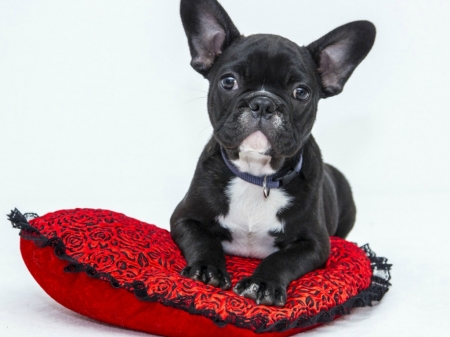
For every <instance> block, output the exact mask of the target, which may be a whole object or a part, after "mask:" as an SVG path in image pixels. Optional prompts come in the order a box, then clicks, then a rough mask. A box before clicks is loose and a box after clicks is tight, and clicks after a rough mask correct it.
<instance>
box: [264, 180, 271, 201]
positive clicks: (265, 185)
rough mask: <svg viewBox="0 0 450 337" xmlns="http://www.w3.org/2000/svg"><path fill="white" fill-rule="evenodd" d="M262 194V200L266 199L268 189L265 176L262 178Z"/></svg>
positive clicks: (268, 192)
mask: <svg viewBox="0 0 450 337" xmlns="http://www.w3.org/2000/svg"><path fill="white" fill-rule="evenodd" d="M263 193H264V198H266V199H267V197H268V196H269V194H270V188H268V187H267V176H264V180H263Z"/></svg>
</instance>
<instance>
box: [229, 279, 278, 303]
mask: <svg viewBox="0 0 450 337" xmlns="http://www.w3.org/2000/svg"><path fill="white" fill-rule="evenodd" d="M233 291H234V292H235V293H236V294H238V295H240V296H243V297H246V298H250V299H252V300H254V301H255V302H256V304H258V305H259V304H264V305H276V306H284V305H285V304H286V289H285V288H284V287H283V286H281V285H279V284H277V283H276V282H273V281H265V280H262V279H258V278H253V277H246V278H243V279H242V280H241V281H239V282H238V283H237V284H236V286H235V287H234V288H233Z"/></svg>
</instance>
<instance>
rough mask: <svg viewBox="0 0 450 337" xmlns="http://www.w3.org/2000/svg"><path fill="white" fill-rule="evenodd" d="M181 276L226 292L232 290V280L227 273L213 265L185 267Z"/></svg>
mask: <svg viewBox="0 0 450 337" xmlns="http://www.w3.org/2000/svg"><path fill="white" fill-rule="evenodd" d="M180 275H181V276H185V277H189V278H191V279H193V280H196V281H200V282H203V283H204V284H208V285H210V286H213V287H219V288H221V289H224V290H227V289H230V288H231V279H230V275H229V274H228V273H227V271H226V270H221V269H220V268H216V267H214V266H211V265H202V264H193V265H192V266H187V267H185V268H184V269H183V270H182V271H181V273H180Z"/></svg>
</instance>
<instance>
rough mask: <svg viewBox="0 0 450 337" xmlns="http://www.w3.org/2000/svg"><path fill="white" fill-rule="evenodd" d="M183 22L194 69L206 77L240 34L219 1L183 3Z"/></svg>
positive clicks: (189, 0) (181, 8) (181, 9)
mask: <svg viewBox="0 0 450 337" xmlns="http://www.w3.org/2000/svg"><path fill="white" fill-rule="evenodd" d="M180 14H181V21H182V22H183V27H184V30H185V32H186V36H187V38H188V42H189V49H190V51H191V57H192V60H191V66H192V67H193V68H194V69H195V70H197V71H198V72H199V73H200V74H202V75H203V76H206V75H207V74H208V72H209V70H210V69H211V67H212V65H213V64H214V62H215V60H216V58H217V57H218V56H219V55H220V54H222V52H223V51H224V50H225V49H226V48H227V47H228V46H229V45H231V43H233V41H235V40H236V39H238V38H240V33H239V31H238V30H237V28H236V27H235V25H234V24H233V22H232V21H231V19H230V17H229V16H228V14H227V12H225V10H224V9H223V8H222V6H221V5H220V4H219V3H218V2H217V1H216V0H181V4H180Z"/></svg>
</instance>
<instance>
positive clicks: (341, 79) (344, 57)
mask: <svg viewBox="0 0 450 337" xmlns="http://www.w3.org/2000/svg"><path fill="white" fill-rule="evenodd" d="M375 34H376V30H375V26H374V25H373V24H372V23H371V22H369V21H355V22H350V23H348V24H346V25H343V26H340V27H338V28H336V29H335V30H332V31H331V32H329V33H328V34H327V35H325V36H323V37H321V38H320V39H319V40H317V41H315V42H313V43H311V44H310V45H309V46H308V47H307V48H308V49H309V51H310V52H311V55H312V57H313V59H314V61H315V62H316V65H317V70H318V72H319V75H320V77H321V79H322V88H323V98H326V97H330V96H334V95H337V94H339V93H340V92H341V91H342V89H343V88H344V85H345V83H346V82H347V80H348V78H349V77H350V75H351V74H352V73H353V70H355V68H356V67H357V66H358V64H359V63H360V62H361V61H362V60H363V59H364V58H365V57H366V55H367V54H368V53H369V51H370V49H371V48H372V46H373V43H374V41H375Z"/></svg>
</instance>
